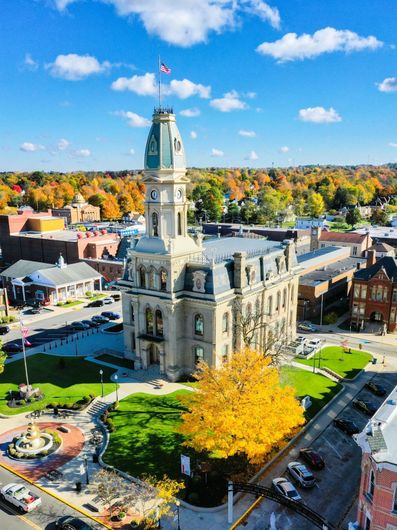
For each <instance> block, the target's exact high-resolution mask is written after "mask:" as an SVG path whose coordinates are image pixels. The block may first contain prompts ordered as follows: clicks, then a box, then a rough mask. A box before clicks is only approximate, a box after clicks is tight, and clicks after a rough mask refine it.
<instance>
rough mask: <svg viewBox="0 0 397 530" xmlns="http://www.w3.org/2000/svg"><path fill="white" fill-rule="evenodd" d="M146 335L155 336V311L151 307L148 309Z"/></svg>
mask: <svg viewBox="0 0 397 530" xmlns="http://www.w3.org/2000/svg"><path fill="white" fill-rule="evenodd" d="M146 333H147V334H148V335H153V311H152V309H151V308H150V307H147V308H146Z"/></svg>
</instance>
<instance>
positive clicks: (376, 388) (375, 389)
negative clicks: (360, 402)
mask: <svg viewBox="0 0 397 530" xmlns="http://www.w3.org/2000/svg"><path fill="white" fill-rule="evenodd" d="M365 388H367V389H368V390H370V391H371V392H372V393H373V394H375V395H376V396H385V395H386V394H387V391H386V388H385V387H384V386H383V385H380V384H379V383H374V382H373V381H368V383H365Z"/></svg>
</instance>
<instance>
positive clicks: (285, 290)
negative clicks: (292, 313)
mask: <svg viewBox="0 0 397 530" xmlns="http://www.w3.org/2000/svg"><path fill="white" fill-rule="evenodd" d="M286 303H287V289H284V291H283V309H284V307H285V304H286Z"/></svg>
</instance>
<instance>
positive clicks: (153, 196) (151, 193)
mask: <svg viewBox="0 0 397 530" xmlns="http://www.w3.org/2000/svg"><path fill="white" fill-rule="evenodd" d="M150 197H151V198H152V199H153V200H154V201H155V200H156V199H157V197H158V192H157V190H152V191H151V192H150Z"/></svg>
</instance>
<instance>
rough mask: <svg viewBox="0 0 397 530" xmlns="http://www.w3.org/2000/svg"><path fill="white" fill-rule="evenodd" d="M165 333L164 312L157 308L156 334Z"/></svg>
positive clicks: (160, 335) (161, 334)
mask: <svg viewBox="0 0 397 530" xmlns="http://www.w3.org/2000/svg"><path fill="white" fill-rule="evenodd" d="M163 334H164V327H163V314H162V312H161V311H160V309H156V335H157V336H158V337H162V336H163Z"/></svg>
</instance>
